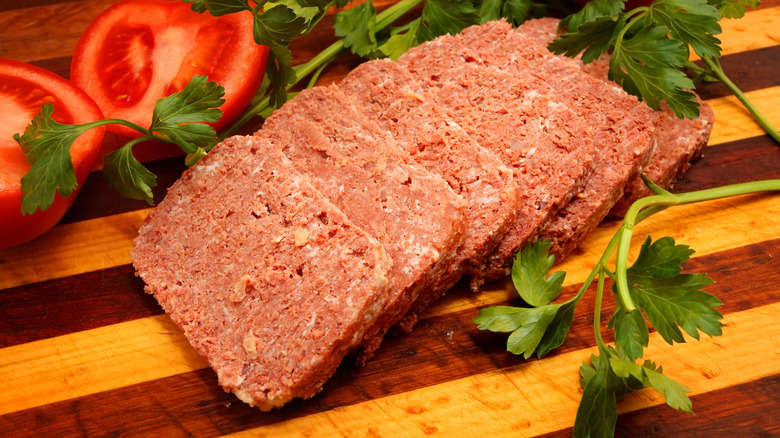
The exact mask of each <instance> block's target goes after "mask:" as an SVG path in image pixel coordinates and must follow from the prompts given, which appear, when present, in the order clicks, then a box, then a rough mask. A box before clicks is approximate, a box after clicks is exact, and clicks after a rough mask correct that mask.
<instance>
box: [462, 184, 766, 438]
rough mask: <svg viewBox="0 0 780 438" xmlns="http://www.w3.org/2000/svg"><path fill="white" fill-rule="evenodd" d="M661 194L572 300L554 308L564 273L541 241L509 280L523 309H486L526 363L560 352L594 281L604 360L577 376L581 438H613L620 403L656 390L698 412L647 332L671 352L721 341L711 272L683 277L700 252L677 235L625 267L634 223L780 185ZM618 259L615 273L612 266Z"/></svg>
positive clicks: (648, 247) (489, 321)
mask: <svg viewBox="0 0 780 438" xmlns="http://www.w3.org/2000/svg"><path fill="white" fill-rule="evenodd" d="M646 182H647V183H648V185H649V186H650V188H651V189H652V190H653V192H654V193H655V194H654V195H652V196H648V197H645V198H642V199H640V200H638V201H636V202H635V203H634V204H633V205H632V206H631V207H630V208H629V210H628V212H627V213H626V216H625V218H624V219H623V223H622V225H621V227H620V228H619V229H618V231H617V232H616V233H615V235H614V236H613V237H612V239H611V240H610V242H609V244H608V245H607V247H606V249H605V251H604V253H603V254H602V255H601V257H600V258H599V260H598V261H597V263H596V265H595V267H594V268H593V270H592V271H591V272H590V274H589V275H588V277H587V279H586V280H585V282H584V283H583V284H582V286H581V287H580V289H579V291H578V292H577V294H576V295H575V296H573V297H572V298H570V299H568V300H566V301H564V302H562V303H554V302H553V301H554V300H555V299H556V298H558V296H559V295H560V294H561V292H562V290H563V288H562V283H563V279H564V277H565V273H563V272H560V271H559V272H555V273H553V274H552V275H548V274H549V270H550V268H551V267H552V265H553V263H554V258H553V257H552V256H549V255H548V254H549V250H550V247H551V245H550V242H549V241H545V240H541V241H537V242H535V243H533V244H531V245H528V246H526V247H525V248H523V249H522V250H521V251H520V253H519V254H518V255H517V257H516V258H515V262H514V264H513V266H512V282H513V283H514V285H515V288H516V289H517V292H518V294H519V296H520V298H521V299H522V300H523V301H524V302H525V304H526V305H525V306H491V307H487V308H483V309H481V310H480V311H479V314H478V316H477V317H475V318H474V322H475V323H476V324H477V326H478V328H480V329H483V330H491V331H494V332H504V333H511V334H510V335H509V338H508V340H507V350H508V351H510V352H512V353H514V354H518V355H523V357H524V358H526V359H527V358H529V357H530V356H531V355H533V354H536V355H537V357H540V358H541V357H543V356H544V355H546V354H547V353H549V352H550V351H551V350H553V349H554V348H557V347H559V346H560V345H561V344H563V342H564V340H565V338H566V335H567V333H568V331H569V327H570V325H571V321H572V317H573V314H574V309H575V307H576V306H577V304H578V303H579V302H580V300H581V298H582V297H583V296H584V294H585V293H586V292H587V291H588V290H589V289H590V288H591V286H592V285H593V283H594V282H596V299H595V305H594V309H593V315H594V327H593V330H594V334H595V338H596V344H597V346H598V355H592V356H591V358H590V363H587V362H586V363H583V365H582V366H581V368H580V376H581V380H580V383H581V385H582V387H583V395H582V399H581V401H580V406H579V409H578V411H577V417H576V420H575V425H574V436H575V437H586V436H590V437H611V436H612V435H613V433H614V430H615V424H616V422H617V399H618V398H619V397H620V396H622V395H625V394H627V393H629V392H631V391H635V390H638V389H641V388H647V387H652V388H654V389H655V390H657V391H658V392H659V393H660V394H661V395H663V396H664V398H665V399H666V402H667V404H668V405H669V406H671V407H673V408H675V409H680V410H683V411H685V412H692V405H691V401H690V399H689V398H688V396H687V395H686V392H689V390H688V389H687V388H685V387H684V386H682V385H680V384H679V383H677V382H675V381H673V380H672V379H670V378H668V377H666V376H664V375H663V369H662V367H661V366H659V365H656V364H655V363H653V362H652V361H649V360H644V361H643V362H642V363H637V361H638V360H640V359H642V357H643V354H644V349H645V348H646V347H647V346H648V344H649V342H650V336H649V333H650V331H649V326H648V322H649V324H650V326H652V327H653V328H654V329H655V330H656V331H657V332H658V334H659V335H660V336H661V338H662V339H663V340H664V341H665V342H667V343H669V344H670V345H671V344H674V343H675V342H678V343H680V342H685V341H686V339H685V337H684V335H683V332H685V333H686V334H687V335H688V336H690V337H691V338H693V339H699V337H700V335H701V334H702V333H703V334H706V335H708V336H718V335H720V334H721V322H720V320H721V319H722V315H721V314H720V313H719V312H718V311H717V310H715V308H717V307H718V306H720V305H721V304H722V303H721V301H720V300H718V299H717V298H716V297H715V296H713V295H711V294H709V293H707V292H704V291H703V290H702V289H703V288H704V287H706V286H707V285H709V284H711V283H712V282H713V281H712V279H710V278H709V277H707V276H706V275H704V274H690V273H682V264H683V263H685V262H686V261H687V260H688V259H689V258H690V256H691V255H692V254H693V252H694V251H693V250H692V249H690V248H689V247H688V246H685V245H679V244H676V243H675V241H674V239H673V238H671V237H663V238H661V239H658V240H656V241H652V240H651V239H650V237H649V236H648V237H647V238H646V240H645V241H644V243H643V244H642V247H641V249H640V251H639V254H638V255H637V258H636V260H635V261H634V263H633V264H632V265H631V266H628V254H629V249H630V247H631V240H632V237H633V232H634V228H635V226H636V224H638V223H640V222H641V221H643V220H645V219H647V218H648V217H650V216H652V215H654V214H657V213H660V212H662V211H663V210H665V209H666V208H669V207H673V206H677V205H684V204H691V203H697V202H703V201H708V200H713V199H718V198H724V197H730V196H737V195H744V194H749V193H758V192H769V191H780V179H775V180H765V181H757V182H750V183H744V184H735V185H728V186H723V187H717V188H713V189H707V190H700V191H696V192H689V193H680V194H673V193H670V192H668V191H666V190H664V189H662V188H661V187H658V186H656V185H654V184H653V183H652V182H650V181H647V180H646ZM613 257H614V258H615V261H614V268H610V260H612V258H613ZM608 279H609V280H611V281H612V286H611V289H610V290H611V291H612V294H613V296H614V301H615V310H614V313H613V315H612V318H611V319H610V320H609V321H608V323H607V325H606V327H607V328H608V329H611V330H614V339H615V342H614V344H615V345H614V346H611V345H607V343H606V342H604V340H603V338H602V336H601V332H602V321H601V310H602V301H603V299H604V294H605V290H606V285H607V280H608Z"/></svg>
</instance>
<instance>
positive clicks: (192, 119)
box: [149, 76, 225, 153]
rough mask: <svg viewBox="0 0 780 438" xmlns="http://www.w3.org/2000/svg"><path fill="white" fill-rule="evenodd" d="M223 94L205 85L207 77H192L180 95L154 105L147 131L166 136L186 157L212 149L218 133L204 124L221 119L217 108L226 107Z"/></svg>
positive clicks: (211, 84) (216, 86) (218, 88)
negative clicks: (201, 150) (205, 148)
mask: <svg viewBox="0 0 780 438" xmlns="http://www.w3.org/2000/svg"><path fill="white" fill-rule="evenodd" d="M224 94H225V88H224V87H222V86H221V85H219V84H217V83H216V82H213V81H212V82H208V78H207V77H206V76H195V77H193V78H192V80H190V82H189V83H188V84H187V86H186V87H184V89H183V90H182V91H180V92H178V93H174V94H172V95H170V96H167V97H165V98H163V99H160V100H158V101H157V103H156V104H155V105H154V112H153V113H152V125H151V127H150V128H149V131H151V132H157V133H160V134H163V135H165V136H167V137H168V138H169V139H170V140H171V141H172V142H174V143H176V144H177V145H179V147H181V148H182V150H184V151H185V152H188V153H194V152H195V151H196V150H197V149H198V147H208V146H211V145H213V143H215V142H216V139H217V133H216V132H215V131H214V129H213V128H212V127H211V126H209V125H206V123H213V122H216V121H217V120H219V118H220V117H222V111H221V110H219V109H218V108H219V107H220V106H221V105H222V104H223V103H225V99H223V98H222V96H224Z"/></svg>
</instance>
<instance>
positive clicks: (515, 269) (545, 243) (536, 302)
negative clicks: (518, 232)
mask: <svg viewBox="0 0 780 438" xmlns="http://www.w3.org/2000/svg"><path fill="white" fill-rule="evenodd" d="M551 247H552V243H551V242H550V240H549V239H546V240H541V241H537V242H536V243H534V244H532V245H526V246H525V247H524V248H523V249H522V250H521V251H520V252H518V253H517V255H516V256H515V261H514V263H513V264H512V283H513V284H514V285H515V289H517V293H518V294H520V297H521V298H522V299H523V300H524V301H525V302H526V303H528V304H530V305H532V306H534V307H537V306H544V305H547V304H550V303H551V302H552V301H553V300H554V299H556V298H558V296H559V295H560V294H561V292H562V291H563V286H562V285H563V280H564V279H565V278H566V273H565V272H563V271H558V272H555V273H553V274H551V275H550V276H549V278H548V277H547V273H548V272H549V271H550V268H552V266H553V264H555V256H552V255H549V256H548V254H549V252H550V248H551Z"/></svg>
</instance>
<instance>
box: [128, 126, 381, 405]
mask: <svg viewBox="0 0 780 438" xmlns="http://www.w3.org/2000/svg"><path fill="white" fill-rule="evenodd" d="M132 257H133V263H134V265H135V268H136V270H137V273H138V275H139V276H140V277H141V278H142V279H143V281H144V282H145V283H146V291H147V292H148V293H150V294H152V295H154V297H155V298H156V299H157V301H158V302H159V303H160V305H161V306H162V308H163V309H164V310H165V311H166V312H167V313H168V314H169V315H170V317H171V319H172V320H173V321H174V322H175V323H176V324H178V325H179V326H180V327H181V329H182V331H183V332H184V335H185V336H186V337H187V339H188V340H189V342H190V343H191V344H192V346H193V347H194V348H195V349H196V350H197V352H198V353H199V354H200V355H201V356H203V357H204V358H205V359H206V360H207V361H208V362H209V364H210V365H211V367H212V368H213V369H214V371H215V372H216V374H217V377H218V379H219V384H220V385H221V386H222V387H223V388H224V389H225V390H226V391H231V392H233V393H234V394H235V395H236V396H238V398H239V399H241V400H243V401H244V402H246V403H249V404H250V405H255V406H258V407H260V409H263V410H268V409H271V408H273V407H277V406H281V405H282V404H284V403H286V402H287V401H289V400H290V399H292V398H294V397H304V398H307V397H311V396H313V395H314V394H316V393H317V392H319V391H320V389H321V388H322V385H323V383H324V382H325V381H326V379H328V377H330V376H331V374H332V373H333V372H334V371H335V370H336V368H337V366H338V365H339V363H340V362H341V360H342V358H343V357H344V356H345V354H347V353H348V352H349V351H351V350H353V349H354V348H356V346H357V345H358V344H359V343H360V342H361V341H362V340H363V336H364V334H365V332H366V330H367V329H368V328H370V327H372V326H373V324H374V323H375V321H376V319H377V317H378V316H379V315H380V313H381V312H382V311H383V310H384V309H385V306H386V303H387V300H388V298H389V294H388V284H389V282H388V272H389V269H390V264H391V260H390V258H389V257H388V255H387V254H386V252H385V251H384V249H383V248H382V246H381V245H380V244H379V243H378V242H377V240H376V239H375V238H373V237H371V236H370V235H369V234H367V233H366V232H365V231H363V230H362V229H360V228H358V227H356V226H355V225H353V223H352V222H351V221H350V220H349V219H347V217H346V216H345V215H344V213H343V212H342V211H341V210H339V209H338V208H336V207H335V206H334V205H333V204H332V203H331V202H329V201H328V200H326V199H325V197H323V195H322V194H321V193H320V192H319V191H317V190H316V189H315V188H314V187H312V185H311V184H310V183H309V181H308V179H307V178H306V177H304V176H303V175H302V174H300V173H299V172H297V171H296V170H295V169H294V168H293V166H292V163H290V161H289V160H288V159H287V158H286V157H284V155H282V153H281V152H280V151H279V150H278V149H277V148H275V147H273V146H272V145H271V144H270V142H268V141H267V140H264V139H260V138H255V137H234V138H230V139H228V140H226V141H225V142H224V143H222V144H219V145H217V146H216V147H215V148H214V149H213V150H212V151H211V152H209V154H208V155H207V156H206V157H205V158H203V159H202V160H201V162H200V163H198V164H197V165H196V166H194V167H192V168H190V169H188V170H187V171H186V172H184V175H183V176H182V178H181V179H180V180H179V181H177V182H176V183H174V184H173V186H172V187H171V188H170V190H169V191H168V194H167V196H166V197H165V199H164V200H163V201H162V202H161V203H160V204H159V205H158V206H157V207H156V208H155V209H154V210H152V211H151V213H150V214H149V216H148V217H147V218H146V220H145V221H144V223H143V225H142V226H141V229H140V231H139V235H138V237H137V238H136V239H135V248H134V250H133V253H132Z"/></svg>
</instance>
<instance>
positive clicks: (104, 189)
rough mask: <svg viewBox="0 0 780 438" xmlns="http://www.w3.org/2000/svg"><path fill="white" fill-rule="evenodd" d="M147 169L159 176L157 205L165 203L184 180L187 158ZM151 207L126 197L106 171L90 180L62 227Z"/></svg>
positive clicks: (153, 163) (164, 161)
mask: <svg viewBox="0 0 780 438" xmlns="http://www.w3.org/2000/svg"><path fill="white" fill-rule="evenodd" d="M161 146H162V145H161ZM144 165H145V166H146V167H147V168H148V169H149V170H150V171H151V172H152V173H154V174H155V175H157V187H155V188H154V189H153V193H154V202H155V204H157V203H159V202H160V201H162V200H163V198H164V197H165V193H166V190H167V188H168V187H170V186H171V185H172V184H173V183H174V182H175V181H176V180H177V179H179V177H181V174H182V172H184V169H185V168H186V166H185V165H184V159H183V157H171V158H164V159H161V160H154V161H149V162H146V163H144ZM148 207H149V205H148V204H147V203H146V202H144V201H139V200H135V199H128V198H125V197H123V196H122V195H121V194H120V193H119V192H117V191H116V189H114V187H112V186H111V185H110V184H109V183H108V182H107V181H106V178H105V177H104V176H103V172H102V171H94V172H92V173H90V175H89V176H88V177H87V180H86V181H85V182H84V185H83V186H82V189H81V192H80V193H79V195H78V197H76V200H75V201H74V202H73V207H71V209H70V210H68V212H67V213H66V214H65V216H64V217H63V218H62V221H61V222H60V223H63V224H67V223H71V222H78V221H83V220H87V219H95V218H99V217H103V216H110V215H113V214H119V213H126V212H128V211H135V210H140V209H143V208H148Z"/></svg>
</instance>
